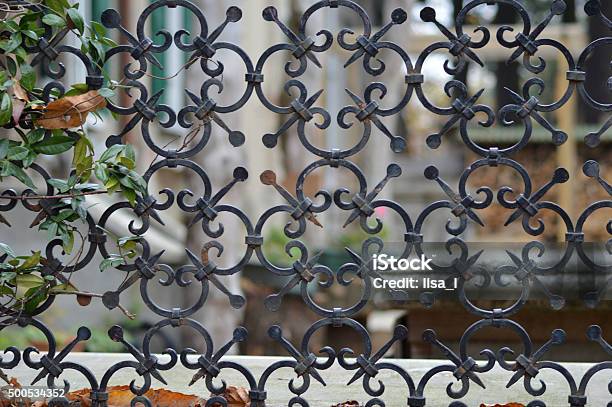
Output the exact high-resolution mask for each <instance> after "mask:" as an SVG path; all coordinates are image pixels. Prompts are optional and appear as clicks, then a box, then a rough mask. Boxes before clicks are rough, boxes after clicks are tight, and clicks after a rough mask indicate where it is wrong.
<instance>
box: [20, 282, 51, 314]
mask: <svg viewBox="0 0 612 407" xmlns="http://www.w3.org/2000/svg"><path fill="white" fill-rule="evenodd" d="M25 297H26V298H28V297H30V299H29V300H28V301H27V302H26V303H25V306H24V311H25V312H26V313H28V314H31V313H33V312H34V311H35V310H36V307H38V306H39V305H40V303H42V302H43V301H44V300H45V299H46V298H47V290H46V289H43V288H38V287H36V288H31V289H30V290H28V291H27V292H26V294H25Z"/></svg>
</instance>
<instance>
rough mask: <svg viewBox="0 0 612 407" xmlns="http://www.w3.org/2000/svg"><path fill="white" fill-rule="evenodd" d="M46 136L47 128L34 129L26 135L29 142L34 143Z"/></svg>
mask: <svg viewBox="0 0 612 407" xmlns="http://www.w3.org/2000/svg"><path fill="white" fill-rule="evenodd" d="M44 137H45V129H34V130H32V131H31V132H29V133H28V135H27V136H26V139H27V140H28V143H30V144H34V143H37V142H39V141H40V140H42V139H43V138H44ZM0 158H1V157H0Z"/></svg>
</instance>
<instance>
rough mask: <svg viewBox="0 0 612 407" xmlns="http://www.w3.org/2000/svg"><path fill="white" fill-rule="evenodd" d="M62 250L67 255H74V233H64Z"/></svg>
mask: <svg viewBox="0 0 612 407" xmlns="http://www.w3.org/2000/svg"><path fill="white" fill-rule="evenodd" d="M62 248H63V249H64V252H65V253H66V254H70V253H72V249H73V248H74V233H72V231H68V232H66V233H62Z"/></svg>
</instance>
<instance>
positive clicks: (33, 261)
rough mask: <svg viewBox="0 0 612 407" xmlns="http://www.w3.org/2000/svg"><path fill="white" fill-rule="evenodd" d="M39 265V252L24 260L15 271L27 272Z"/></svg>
mask: <svg viewBox="0 0 612 407" xmlns="http://www.w3.org/2000/svg"><path fill="white" fill-rule="evenodd" d="M39 263H40V251H37V252H34V254H32V255H31V256H30V257H28V258H27V259H26V261H24V262H23V263H22V264H21V265H20V266H19V267H18V268H17V270H27V269H31V268H34V267H36V266H38V264H39Z"/></svg>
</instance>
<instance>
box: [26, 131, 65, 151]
mask: <svg viewBox="0 0 612 407" xmlns="http://www.w3.org/2000/svg"><path fill="white" fill-rule="evenodd" d="M74 143H75V141H74V139H73V138H72V137H68V136H64V135H61V136H60V135H55V134H53V135H52V136H51V137H49V138H48V139H47V140H43V141H40V142H38V143H36V144H34V145H32V148H33V149H34V151H36V152H37V153H40V154H47V155H56V154H61V153H63V152H65V151H68V150H70V149H71V148H72V146H73V145H74Z"/></svg>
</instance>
